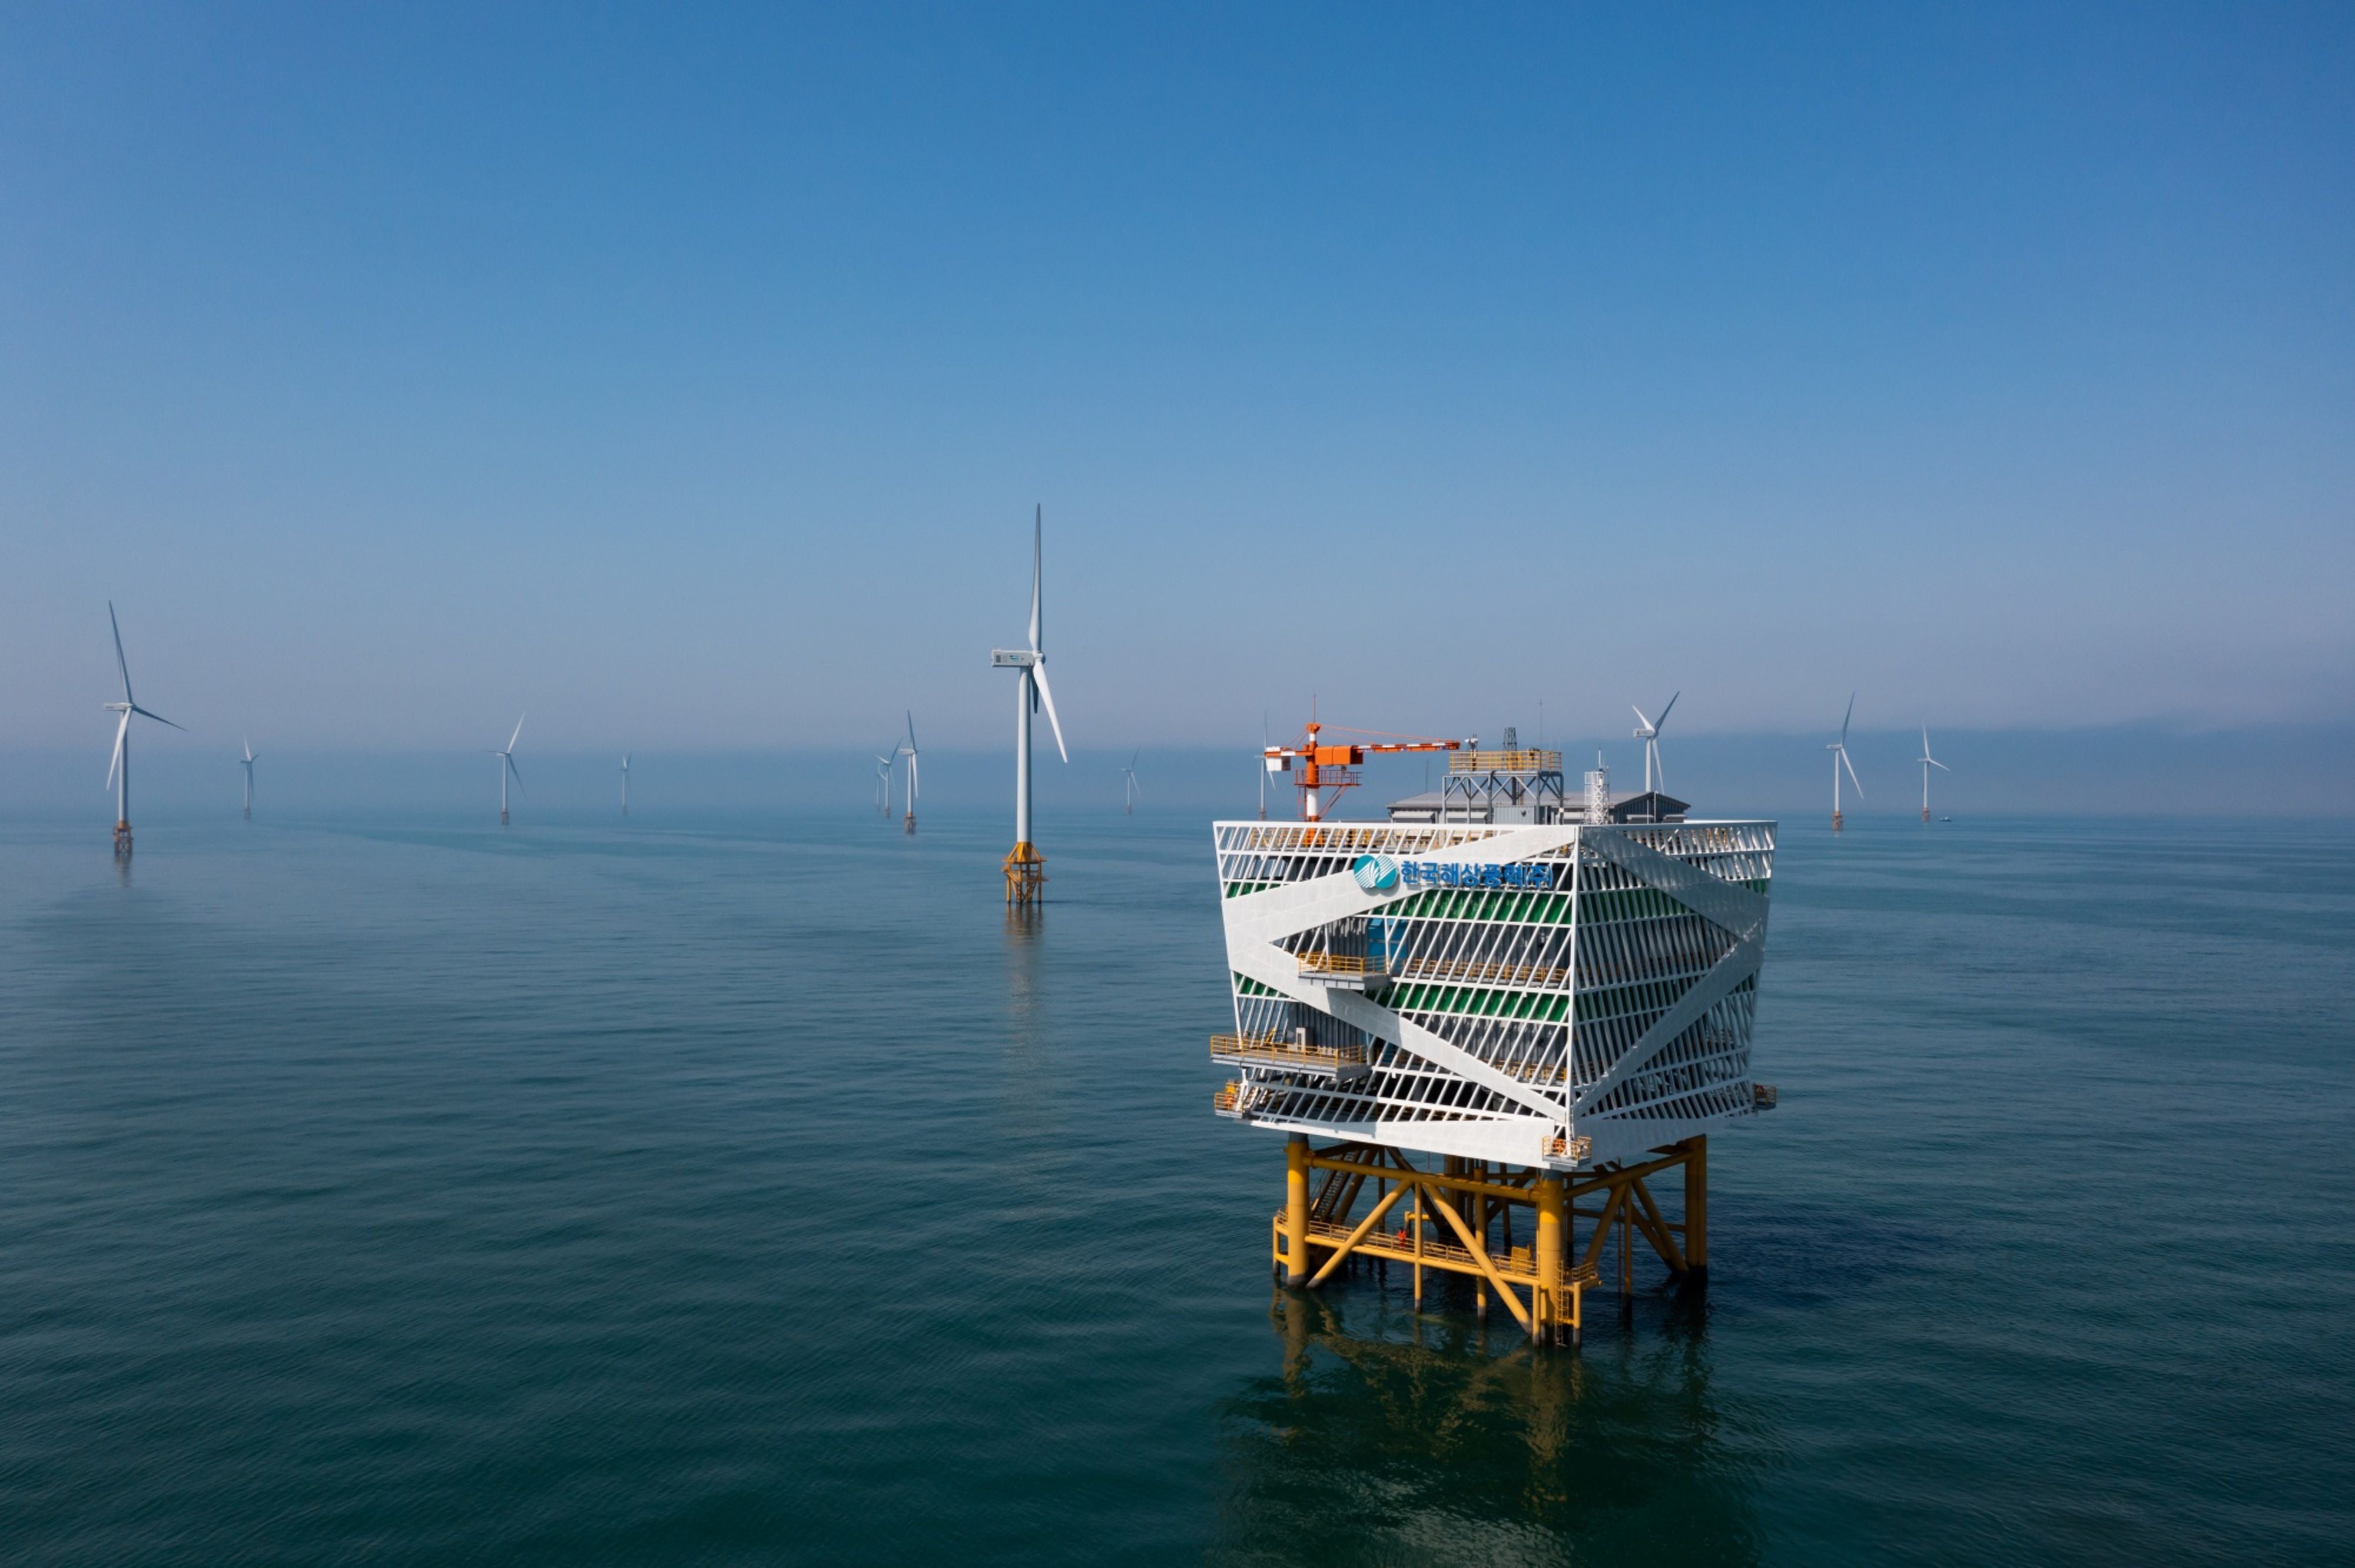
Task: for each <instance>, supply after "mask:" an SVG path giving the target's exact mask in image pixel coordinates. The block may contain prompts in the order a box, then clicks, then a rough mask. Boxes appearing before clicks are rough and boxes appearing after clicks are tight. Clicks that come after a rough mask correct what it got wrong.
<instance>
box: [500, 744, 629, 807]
mask: <svg viewBox="0 0 2355 1568" xmlns="http://www.w3.org/2000/svg"><path fill="white" fill-rule="evenodd" d="M516 727H517V728H518V729H520V728H522V727H523V726H522V723H521V721H517V726H516ZM629 814H630V754H629V753H628V752H626V751H625V752H623V753H622V815H623V816H625V817H626V816H628V815H629Z"/></svg>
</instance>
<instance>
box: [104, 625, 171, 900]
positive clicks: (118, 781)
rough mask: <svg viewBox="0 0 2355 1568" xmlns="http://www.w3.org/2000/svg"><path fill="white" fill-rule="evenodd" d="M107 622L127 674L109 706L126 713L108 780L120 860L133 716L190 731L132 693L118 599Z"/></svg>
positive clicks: (126, 838)
mask: <svg viewBox="0 0 2355 1568" xmlns="http://www.w3.org/2000/svg"><path fill="white" fill-rule="evenodd" d="M106 623H107V625H109V626H111V627H112V628H113V629H114V667H115V669H116V670H118V671H120V672H121V673H122V675H123V700H122V701H121V702H119V703H108V704H107V705H106V706H107V708H108V709H109V710H110V711H111V712H113V713H119V714H121V715H123V722H122V723H121V724H119V725H116V726H114V760H113V761H112V762H110V763H108V764H107V767H106V781H107V783H108V784H109V785H110V786H111V787H112V789H114V791H115V795H114V853H115V856H116V858H117V859H122V858H124V857H127V856H128V855H129V854H130V853H131V715H133V714H137V715H140V716H141V717H143V718H151V719H154V720H155V722H156V723H157V724H169V725H172V727H173V728H174V729H176V730H180V731H182V732H183V733H185V732H186V726H185V725H176V724H172V721H171V720H170V719H167V718H165V716H164V715H161V714H151V713H149V712H148V711H147V710H146V709H145V708H143V707H141V706H140V705H139V704H138V703H137V701H135V700H134V699H133V697H132V695H131V661H129V660H128V659H125V658H124V657H123V623H122V622H121V621H119V620H116V619H115V618H114V601H113V600H112V599H108V600H107V601H106Z"/></svg>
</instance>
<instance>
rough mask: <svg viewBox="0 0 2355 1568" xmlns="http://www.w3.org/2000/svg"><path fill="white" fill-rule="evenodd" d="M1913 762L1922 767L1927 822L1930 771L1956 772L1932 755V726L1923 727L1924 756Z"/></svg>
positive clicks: (1923, 816) (1924, 807)
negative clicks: (1934, 769) (1933, 769)
mask: <svg viewBox="0 0 2355 1568" xmlns="http://www.w3.org/2000/svg"><path fill="white" fill-rule="evenodd" d="M1913 760H1914V761H1916V762H1918V763H1920V764H1921V765H1922V820H1923V821H1925V822H1926V821H1929V820H1930V769H1932V768H1936V769H1937V770H1938V771H1939V772H1941V773H1952V772H1953V771H1954V769H1953V768H1949V767H1947V766H1946V765H1945V763H1943V762H1941V761H1939V760H1938V759H1937V758H1934V757H1933V756H1931V755H1930V726H1928V725H1926V724H1925V725H1923V726H1922V755H1921V756H1919V757H1917V758H1914V759H1913Z"/></svg>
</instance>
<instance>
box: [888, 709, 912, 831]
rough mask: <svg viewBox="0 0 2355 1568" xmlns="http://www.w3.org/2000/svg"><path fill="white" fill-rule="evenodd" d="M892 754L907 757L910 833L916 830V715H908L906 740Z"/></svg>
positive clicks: (908, 825)
mask: <svg viewBox="0 0 2355 1568" xmlns="http://www.w3.org/2000/svg"><path fill="white" fill-rule="evenodd" d="M892 755H893V756H895V757H904V758H907V759H908V791H907V793H908V822H907V827H908V831H909V832H911V833H912V832H915V831H916V715H914V714H913V713H911V714H909V715H908V739H907V742H906V744H905V745H903V746H901V747H900V749H899V750H897V751H895V752H893V753H892Z"/></svg>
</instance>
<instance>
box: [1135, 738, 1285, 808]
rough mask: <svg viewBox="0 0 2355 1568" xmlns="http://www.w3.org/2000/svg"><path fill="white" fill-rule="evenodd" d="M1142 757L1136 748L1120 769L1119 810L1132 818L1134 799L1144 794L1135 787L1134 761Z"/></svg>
mask: <svg viewBox="0 0 2355 1568" xmlns="http://www.w3.org/2000/svg"><path fill="white" fill-rule="evenodd" d="M1144 755H1145V748H1144V747H1141V746H1140V747H1137V748H1136V749H1135V751H1132V752H1130V753H1129V754H1128V766H1127V767H1125V768H1122V769H1121V771H1122V772H1123V773H1124V774H1126V775H1127V776H1128V781H1127V782H1126V783H1125V784H1124V785H1122V786H1121V810H1123V811H1124V812H1126V813H1127V814H1128V815H1130V816H1132V817H1133V816H1135V815H1136V798H1137V796H1139V795H1140V794H1143V793H1144V791H1143V790H1141V789H1138V788H1137V787H1136V759H1137V758H1140V757H1142V756H1144ZM1260 777H1261V778H1263V779H1264V778H1266V777H1267V774H1266V772H1265V771H1264V770H1263V771H1262V772H1261V774H1260ZM1260 788H1261V789H1266V788H1267V786H1266V785H1264V784H1263V785H1261V786H1260Z"/></svg>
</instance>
